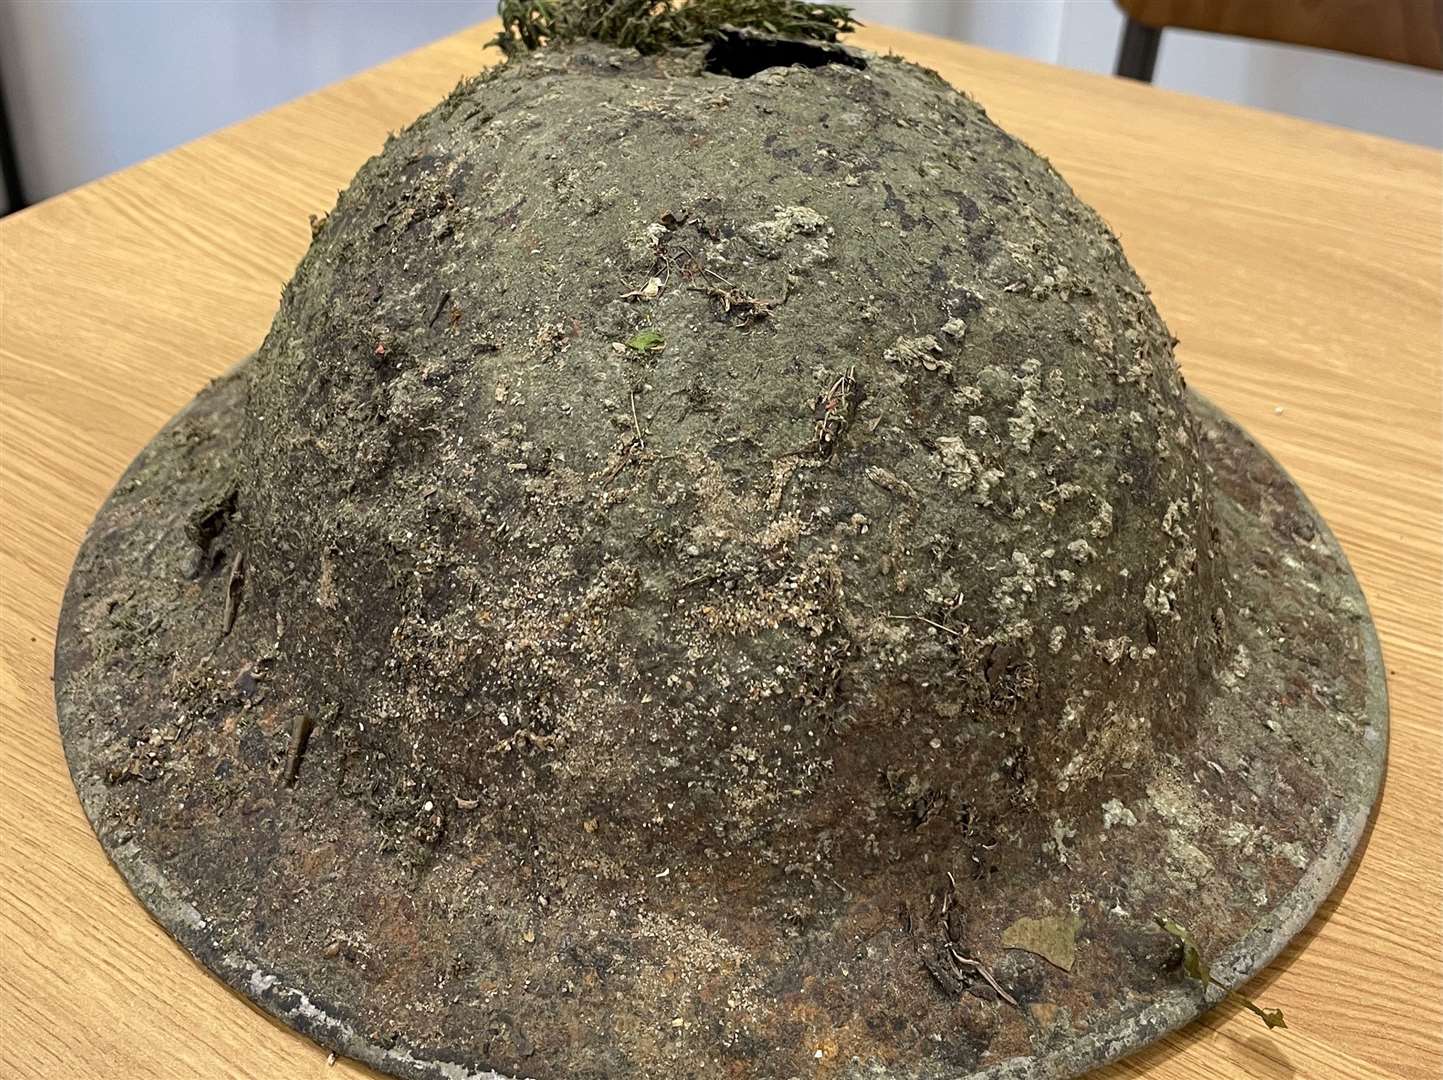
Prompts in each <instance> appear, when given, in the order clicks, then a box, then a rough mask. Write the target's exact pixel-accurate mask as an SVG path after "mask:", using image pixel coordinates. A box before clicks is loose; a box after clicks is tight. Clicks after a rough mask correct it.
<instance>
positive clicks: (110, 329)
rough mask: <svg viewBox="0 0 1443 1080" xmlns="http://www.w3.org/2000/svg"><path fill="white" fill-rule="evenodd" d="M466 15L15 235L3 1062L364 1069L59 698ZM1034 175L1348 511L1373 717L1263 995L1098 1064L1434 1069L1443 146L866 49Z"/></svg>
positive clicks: (879, 41)
mask: <svg viewBox="0 0 1443 1080" xmlns="http://www.w3.org/2000/svg"><path fill="white" fill-rule="evenodd" d="M493 29H494V28H493V27H492V26H489V25H488V26H483V27H479V28H477V29H475V30H472V31H468V32H465V33H462V34H459V35H457V36H455V37H452V38H449V39H447V40H444V41H442V42H440V43H438V44H436V45H434V46H431V47H428V48H426V49H423V50H421V51H420V52H417V53H414V54H411V55H409V56H406V57H403V58H401V59H399V60H396V61H394V62H392V63H389V64H386V65H384V66H382V67H379V68H376V69H374V70H372V71H369V72H366V73H365V74H363V75H360V76H358V77H356V78H353V79H350V80H348V81H346V82H344V83H341V84H339V85H337V86H334V87H332V88H330V89H327V90H324V91H322V92H320V93H317V94H315V95H312V96H310V97H307V98H304V99H302V100H300V101H296V102H294V103H291V104H288V105H285V106H283V107H281V108H279V109H276V110H274V111H272V112H269V113H266V114H265V115H263V116H259V117H257V118H255V119H253V120H249V121H247V122H245V123H242V124H239V125H237V126H235V127H232V128H229V129H226V130H224V131H221V132H219V133H217V134H214V135H211V136H208V137H206V138H204V139H201V140H199V141H198V142H195V143H192V144H190V145H188V146H185V147H182V148H181V149H178V150H176V151H173V152H171V153H168V154H165V155H162V156H161V157H159V158H156V159H154V160H151V161H148V162H145V163H144V164H141V165H138V166H136V167H134V168H131V169H127V170H125V171H123V172H120V173H117V174H115V175H113V176H110V177H108V178H106V179H104V180H101V181H99V182H97V183H94V184H91V185H88V186H87V187H84V188H81V189H80V190H78V191H74V192H71V193H70V194H67V195H64V196H62V197H60V198H57V199H54V200H51V201H49V202H46V203H44V204H42V205H40V206H37V207H34V208H32V209H29V210H26V211H24V212H22V213H20V214H18V215H12V216H11V217H10V218H8V219H5V220H4V221H3V222H0V275H3V276H0V440H3V452H0V458H3V465H0V468H3V474H0V492H3V494H0V499H3V504H0V580H3V584H0V588H3V593H0V611H3V623H0V650H3V652H0V702H3V708H0V840H3V843H0V1027H3V1029H4V1030H5V1031H6V1032H8V1034H6V1035H5V1036H4V1037H3V1038H0V1077H4V1078H10V1077H15V1078H19V1077H27V1078H28V1077H56V1078H61V1077H63V1078H67V1080H68V1078H72V1077H75V1078H80V1077H127V1078H130V1077H135V1078H144V1077H166V1078H172V1077H185V1078H192V1077H193V1078H204V1080H209V1078H217V1077H262V1078H270V1077H278V1078H280V1077H322V1076H326V1077H336V1076H361V1075H369V1074H368V1073H367V1072H366V1070H363V1069H359V1068H357V1067H355V1066H352V1065H350V1064H348V1063H345V1062H339V1063H337V1065H336V1066H335V1067H334V1068H333V1069H331V1070H328V1069H327V1067H326V1055H325V1053H324V1052H322V1051H320V1050H319V1049H318V1048H316V1047H315V1046H314V1045H313V1044H311V1043H309V1042H308V1041H306V1040H305V1039H303V1038H301V1037H299V1036H297V1035H294V1034H292V1033H291V1032H289V1031H288V1030H286V1029H285V1028H283V1027H280V1026H279V1025H277V1024H275V1023H273V1022H271V1021H270V1020H268V1019H267V1018H266V1017H264V1016H263V1015H262V1014H261V1013H259V1012H258V1011H256V1010H254V1009H252V1008H250V1007H249V1006H248V1005H247V1004H246V1003H244V1002H243V1001H242V1000H241V999H240V998H238V997H235V996H233V995H231V994H230V993H229V992H228V991H226V990H225V989H223V988H222V987H221V985H220V984H219V983H218V982H216V981H214V980H213V979H212V978H211V977H210V976H208V975H207V974H206V973H205V972H204V971H203V970H202V969H200V968H199V967H197V966H196V965H195V964H194V963H192V962H191V961H190V959H189V958H188V957H187V956H186V954H185V953H184V952H183V951H182V950H181V949H180V947H179V946H177V945H176V944H174V943H173V942H172V941H171V940H170V939H169V938H168V937H167V936H166V934H165V933H164V932H163V931H162V930H161V929H160V928H159V927H158V926H156V925H155V924H154V923H152V922H151V921H150V919H149V918H148V916H147V915H146V913H145V911H144V910H143V909H142V908H141V907H140V905H139V904H138V903H137V902H136V901H135V900H134V899H132V897H131V895H130V893H129V892H128V891H127V889H126V887H125V885H124V884H123V883H122V881H121V879H120V877H119V875H118V874H117V873H116V872H115V871H114V870H112V869H111V867H110V865H109V863H108V862H107V861H106V858H105V856H104V854H103V853H102V851H101V849H100V845H99V843H98V842H97V841H96V839H95V837H94V836H93V835H92V834H91V831H90V828H89V826H88V825H87V824H86V821H85V818H84V816H83V815H82V813H81V810H80V806H79V803H78V802H77V800H76V797H75V793H74V791H73V790H72V788H71V785H70V779H69V776H68V775H67V772H66V768H65V762H64V758H63V756H62V753H61V747H60V740H59V737H58V735H57V732H56V727H55V713H54V709H53V707H52V703H51V685H50V670H51V648H52V645H53V632H54V626H55V618H56V613H57V610H58V607H59V603H60V596H61V591H62V589H63V587H64V584H65V580H66V575H67V573H68V571H69V567H70V562H71V559H72V557H73V556H74V553H75V550H76V546H77V545H78V544H79V542H80V539H81V536H82V534H83V533H84V530H85V527H86V525H87V523H88V522H89V520H90V518H91V515H92V514H93V513H94V511H95V509H96V508H97V507H98V506H99V504H100V502H101V500H102V499H103V498H104V497H105V495H106V492H107V491H108V490H109V489H110V487H111V485H112V484H113V483H114V482H115V481H116V479H117V478H118V477H119V475H120V473H121V471H122V469H123V468H124V467H125V465H126V463H127V462H128V461H129V460H130V458H131V457H132V455H134V454H135V453H136V451H138V450H139V449H140V448H141V446H143V445H144V444H145V443H146V442H147V441H148V440H149V439H150V437H151V436H152V435H153V434H154V433H155V431H156V430H157V429H158V428H159V427H160V426H161V424H163V423H164V422H165V420H166V419H167V418H168V417H169V416H170V415H171V414H172V413H174V412H175V411H176V410H177V409H179V408H180V407H181V406H182V405H184V404H185V403H186V401H187V400H189V399H190V397H191V396H192V395H193V394H194V393H195V392H196V391H197V390H199V389H200V388H201V386H203V385H204V383H205V382H206V380H207V379H209V378H210V377H212V376H214V375H216V374H218V373H219V372H221V371H222V370H224V369H225V368H226V367H228V366H229V365H230V364H232V363H234V362H235V361H236V360H237V359H239V358H240V357H242V356H243V355H245V354H246V353H248V352H250V351H251V350H253V349H254V348H255V347H256V346H257V345H258V344H259V342H260V340H261V338H262V336H263V335H264V334H265V331H266V328H267V326H268V325H269V323H270V320H271V316H272V314H273V312H274V309H275V306H276V303H277V299H278V296H279V292H280V288H281V285H282V283H283V282H284V281H285V280H286V278H287V277H288V276H289V275H290V273H291V270H292V268H293V267H294V265H295V263H296V261H297V259H299V257H300V256H301V254H302V252H303V251H304V250H305V247H306V244H307V243H308V241H309V238H310V232H309V228H308V225H307V215H308V214H312V213H317V214H318V213H321V212H324V211H326V210H328V209H329V208H330V207H331V205H332V202H333V201H334V198H335V194H336V190H337V189H338V188H340V187H342V186H344V185H345V184H346V182H347V181H348V179H349V178H350V176H351V174H352V173H353V172H354V170H355V169H356V167H357V166H359V165H360V164H361V162H362V161H363V160H364V159H365V158H366V157H367V156H369V155H370V154H373V153H375V152H376V151H377V150H379V149H380V146H381V143H382V140H383V138H384V136H385V133H386V132H387V130H388V129H395V128H398V127H400V126H403V125H404V124H405V123H407V122H408V121H409V120H411V119H412V118H413V117H415V116H416V115H417V114H419V113H420V112H422V111H424V110H425V109H426V108H428V107H429V106H431V105H432V104H433V103H434V102H436V101H437V100H439V99H440V98H441V97H442V96H443V95H444V94H445V92H446V91H447V90H449V89H450V88H451V87H452V86H453V85H454V84H455V82H456V80H457V79H458V77H460V76H461V75H463V74H465V73H468V72H472V71H474V70H476V69H477V68H478V67H479V66H481V65H482V64H483V63H490V62H493V61H494V59H495V53H494V52H487V53H483V51H482V45H483V42H484V41H485V40H486V38H487V37H488V36H489V35H490V33H491V32H492V30H493ZM856 40H857V41H858V43H860V44H863V45H867V46H869V47H872V48H878V49H887V48H891V49H895V50H896V51H897V52H899V53H902V54H903V55H906V56H908V57H910V58H912V59H915V60H917V61H919V62H921V63H923V64H926V65H928V66H930V67H933V68H935V69H937V70H938V71H940V72H941V73H942V74H943V75H944V76H945V77H946V78H947V79H949V80H950V81H951V82H952V83H954V84H955V85H957V86H958V87H961V88H962V89H964V90H966V91H968V92H969V93H971V94H972V95H973V96H975V97H976V98H977V99H979V100H980V101H981V102H982V103H983V104H984V105H985V106H986V107H987V108H988V109H989V110H990V111H991V113H992V115H993V117H994V118H995V119H996V120H997V121H999V122H1000V123H1001V124H1002V125H1003V126H1004V127H1006V128H1007V129H1009V130H1010V131H1012V132H1013V133H1014V134H1016V135H1018V136H1020V137H1021V138H1023V139H1024V140H1026V141H1027V142H1029V143H1030V144H1031V145H1032V146H1033V147H1035V148H1036V149H1037V150H1038V151H1040V152H1041V153H1043V154H1045V155H1047V156H1048V157H1049V158H1051V160H1052V161H1053V162H1054V164H1056V165H1057V167H1058V168H1059V169H1060V170H1061V171H1062V173H1063V174H1064V176H1066V178H1067V179H1068V180H1069V181H1070V182H1071V183H1072V184H1073V186H1074V187H1075V188H1076V189H1077V191H1078V193H1079V194H1080V195H1081V196H1082V197H1083V198H1084V199H1086V200H1087V201H1088V202H1090V203H1092V204H1093V205H1094V206H1096V207H1097V208H1098V209H1099V210H1100V211H1101V212H1102V214H1103V215H1104V216H1105V217H1106V218H1107V219H1108V220H1109V221H1110V222H1111V223H1112V225H1113V227H1114V228H1115V229H1116V230H1117V232H1118V233H1119V235H1120V236H1121V237H1122V240H1123V243H1124V245H1125V246H1126V248H1127V251H1128V253H1129V255H1130V256H1131V258H1132V260H1133V262H1134V263H1135V264H1136V266H1137V267H1138V269H1139V271H1140V272H1141V273H1142V276H1143V278H1144V279H1145V280H1146V281H1148V282H1149V283H1150V285H1151V287H1152V289H1153V291H1154V295H1155V297H1156V300H1157V304H1158V307H1159V308H1160V309H1161V311H1162V313H1163V315H1164V317H1165V318H1166V319H1167V321H1168V323H1169V324H1170V326H1171V327H1172V329H1173V332H1174V333H1175V334H1177V336H1178V337H1179V338H1181V340H1182V344H1181V346H1180V348H1179V356H1180V358H1181V362H1182V366H1183V370H1184V372H1185V374H1186V375H1187V377H1188V379H1189V380H1190V382H1192V383H1193V384H1194V385H1196V386H1197V387H1199V388H1200V389H1202V390H1203V391H1204V392H1205V393H1207V394H1209V395H1210V396H1211V397H1212V398H1213V399H1214V400H1215V401H1217V402H1218V403H1219V404H1221V405H1222V406H1223V407H1224V408H1225V409H1226V410H1227V411H1228V412H1230V413H1231V414H1232V415H1233V416H1234V417H1236V418H1237V419H1239V420H1240V421H1241V422H1242V423H1243V424H1244V425H1245V426H1246V427H1247V428H1248V429H1249V430H1250V431H1251V432H1252V433H1253V434H1254V435H1255V436H1257V437H1258V438H1259V439H1260V440H1261V441H1262V442H1263V443H1264V444H1265V445H1266V446H1267V447H1268V448H1269V449H1270V450H1272V451H1273V453H1274V454H1276V455H1277V456H1278V457H1279V458H1280V459H1281V460H1282V462H1283V463H1284V465H1286V466H1287V468H1288V469H1290V470H1291V471H1292V473H1293V475H1294V476H1295V477H1296V478H1297V479H1298V480H1299V481H1300V482H1301V484H1302V486H1303V487H1304V489H1305V490H1306V491H1307V492H1308V493H1309V494H1310V495H1311V496H1312V498H1313V499H1314V501H1315V502H1316V503H1317V505H1318V506H1319V508H1320V509H1321V510H1322V512H1323V514H1324V516H1325V517H1326V518H1327V519H1328V521H1329V522H1331V523H1332V526H1333V528H1334V529H1335V530H1336V532H1337V534H1338V536H1339V538H1340V539H1341V540H1342V543H1343V546H1344V547H1345V548H1346V549H1347V552H1348V555H1349V557H1350V558H1351V559H1352V561H1353V565H1354V567H1355V568H1356V570H1357V573H1358V576H1359V578H1361V580H1362V582H1363V586H1364V588H1365V590H1366V591H1367V594H1368V597H1369V599H1370V600H1371V602H1372V606H1373V612H1374V614H1375V616H1376V619H1377V623H1378V629H1379V632H1380V634H1381V636H1382V640H1383V649H1384V653H1385V654H1386V658H1387V665H1388V673H1389V683H1390V687H1391V692H1392V701H1393V717H1392V718H1393V736H1392V755H1391V763H1390V768H1389V774H1388V779H1387V785H1386V790H1385V794H1384V797H1383V801H1382V804H1381V809H1380V810H1379V812H1378V814H1377V817H1376V820H1375V823H1374V826H1373V828H1372V832H1371V836H1370V837H1369V839H1368V840H1367V841H1366V845H1365V847H1364V849H1363V852H1362V857H1361V863H1360V865H1359V866H1358V868H1357V870H1356V872H1355V873H1354V874H1353V875H1352V876H1351V878H1350V879H1348V880H1346V881H1345V882H1344V884H1343V885H1342V886H1340V888H1339V889H1338V890H1337V892H1336V893H1335V894H1334V895H1333V897H1332V898H1331V899H1330V900H1329V901H1328V902H1327V904H1326V905H1325V907H1324V909H1323V911H1322V912H1321V913H1320V914H1319V915H1318V916H1317V917H1316V918H1315V919H1314V920H1313V921H1312V923H1311V925H1310V926H1309V927H1308V929H1307V930H1306V931H1305V932H1304V933H1302V934H1301V935H1300V936H1299V937H1298V939H1297V940H1296V941H1295V942H1294V943H1293V945H1292V946H1291V947H1289V948H1288V949H1287V951H1286V952H1285V953H1284V954H1283V955H1282V957H1280V958H1279V959H1278V961H1277V962H1276V963H1274V964H1273V965H1272V966H1271V967H1270V968H1269V969H1268V971H1267V972H1266V973H1265V974H1263V975H1262V976H1260V977H1259V978H1258V979H1256V980H1255V981H1254V983H1253V984H1252V986H1253V989H1254V991H1255V992H1256V995H1257V996H1259V997H1260V998H1262V999H1263V1001H1264V1003H1265V1004H1267V1005H1275V1006H1280V1007H1281V1008H1283V1009H1284V1010H1285V1012H1286V1014H1287V1018H1288V1023H1289V1030H1287V1031H1286V1032H1268V1031H1266V1030H1265V1029H1264V1028H1263V1027H1262V1026H1261V1025H1260V1024H1259V1023H1258V1022H1257V1021H1256V1020H1255V1019H1253V1018H1252V1017H1250V1016H1248V1015H1247V1014H1246V1013H1242V1012H1240V1011H1239V1010H1238V1009H1237V1008H1236V1007H1231V1006H1224V1007H1222V1008H1220V1009H1219V1010H1216V1011H1215V1012H1214V1013H1212V1014H1211V1015H1209V1016H1208V1017H1206V1018H1205V1019H1204V1020H1202V1021H1201V1022H1199V1023H1196V1024H1193V1025H1192V1026H1190V1027H1189V1028H1187V1029H1186V1030H1184V1031H1182V1032H1180V1033H1178V1034H1176V1035H1174V1036H1171V1037H1169V1038H1167V1039H1165V1040H1164V1041H1163V1042H1162V1043H1161V1044H1160V1045H1158V1046H1156V1047H1154V1048H1152V1049H1151V1050H1148V1051H1146V1052H1144V1053H1142V1054H1140V1055H1139V1056H1137V1057H1135V1058H1133V1059H1130V1060H1128V1061H1126V1062H1124V1063H1122V1064H1120V1065H1117V1066H1113V1067H1112V1068H1111V1069H1108V1070H1104V1071H1103V1072H1102V1073H1101V1074H1100V1075H1102V1076H1104V1077H1107V1078H1109V1080H1116V1078H1120V1077H1134V1076H1145V1077H1148V1078H1149V1080H1179V1078H1185V1077H1186V1078H1199V1077H1223V1078H1248V1080H1287V1078H1294V1077H1296V1078H1329V1080H1333V1078H1340V1077H1341V1078H1368V1080H1382V1078H1387V1077H1393V1078H1403V1077H1407V1078H1417V1080H1423V1078H1436V1077H1438V1076H1439V1075H1440V1071H1443V1050H1440V1029H1443V976H1440V959H1439V958H1440V931H1439V920H1440V902H1443V898H1440V876H1443V827H1440V812H1443V803H1440V786H1443V770H1440V708H1443V694H1440V670H1443V649H1440V635H1443V630H1440V612H1443V595H1440V576H1443V555H1440V551H1443V544H1440V528H1443V516H1440V506H1443V497H1440V444H1443V440H1440V392H1443V381H1440V351H1443V342H1440V334H1443V330H1440V326H1443V311H1440V254H1439V253H1440V207H1443V184H1440V157H1439V155H1438V154H1436V153H1433V152H1430V151H1425V150H1422V149H1418V148H1415V147H1409V146H1405V145H1403V144H1400V143H1395V142H1390V141H1387V140H1384V139H1378V138H1371V137H1367V136H1363V135H1358V134H1353V133H1349V132H1344V131H1341V130H1337V129H1333V128H1328V127H1323V126H1319V125H1314V124H1307V123H1302V122H1299V121H1295V120H1291V119H1286V118H1282V117H1278V116H1273V115H1270V114H1265V113H1261V112H1254V111H1248V110H1244V109H1240V108H1236V107H1233V106H1228V105H1222V104H1217V103H1212V102H1206V101H1202V100H1200V99H1195V98H1191V97H1185V96H1181V95H1177V94H1171V93H1167V92H1164V91H1160V90H1157V89H1154V88H1151V87H1146V86H1142V85H1140V84H1136V83H1127V82H1122V81H1118V80H1113V79H1105V78H1099V77H1096V76H1091V75H1084V74H1079V73H1075V72H1069V71H1064V70H1058V69H1054V68H1050V67H1046V66H1043V65H1038V64H1034V63H1030V62H1026V61H1021V60H1017V59H1013V58H1008V57H1004V56H1001V55H998V54H994V53H991V52H986V51H983V50H980V49H976V48H971V47H967V46H963V45H957V44H952V43H944V42H942V41H939V40H937V39H933V38H928V37H923V36H918V35H912V34H904V33H900V32H895V31H889V30H881V29H871V30H867V31H865V32H863V33H861V34H859V35H857V38H856Z"/></svg>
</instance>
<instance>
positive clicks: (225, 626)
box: [220, 551, 246, 637]
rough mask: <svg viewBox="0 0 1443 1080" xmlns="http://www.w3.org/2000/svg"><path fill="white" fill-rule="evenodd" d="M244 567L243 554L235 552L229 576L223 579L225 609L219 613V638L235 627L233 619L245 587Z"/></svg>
mask: <svg viewBox="0 0 1443 1080" xmlns="http://www.w3.org/2000/svg"><path fill="white" fill-rule="evenodd" d="M245 567H246V557H245V552H243V551H237V552H236V555H235V558H234V559H232V560H231V564H230V574H229V575H227V576H226V579H225V608H224V610H222V611H221V613H220V636H221V637H225V636H226V635H227V634H229V633H230V631H231V627H233V626H235V617H236V615H237V614H238V613H239V611H240V594H241V589H242V588H244V587H245V580H246V573H245Z"/></svg>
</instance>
